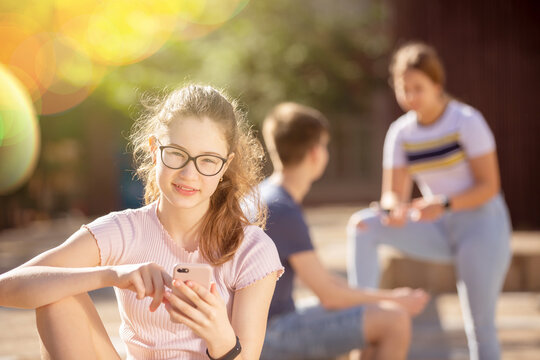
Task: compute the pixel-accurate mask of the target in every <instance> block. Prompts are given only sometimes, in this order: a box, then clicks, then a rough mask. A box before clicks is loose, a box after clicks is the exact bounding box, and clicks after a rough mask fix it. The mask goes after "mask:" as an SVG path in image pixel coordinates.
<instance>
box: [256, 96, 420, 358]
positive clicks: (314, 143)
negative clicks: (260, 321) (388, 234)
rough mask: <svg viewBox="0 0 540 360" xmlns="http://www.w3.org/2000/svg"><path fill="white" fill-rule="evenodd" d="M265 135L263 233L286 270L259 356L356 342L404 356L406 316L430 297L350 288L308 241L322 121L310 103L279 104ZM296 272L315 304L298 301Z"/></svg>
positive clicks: (322, 354) (327, 350)
mask: <svg viewBox="0 0 540 360" xmlns="http://www.w3.org/2000/svg"><path fill="white" fill-rule="evenodd" d="M263 134H264V141H265V143H266V146H267V149H268V152H269V154H270V158H271V159H272V165H273V167H274V173H273V174H272V176H270V177H269V178H267V179H266V180H265V181H264V182H263V183H262V184H261V186H260V191H261V196H262V199H263V202H264V204H265V205H266V206H268V220H267V224H266V230H265V231H266V233H267V234H268V235H269V236H270V238H271V239H272V240H273V241H274V243H275V244H276V247H277V250H278V253H279V257H280V260H281V262H282V264H283V265H284V266H285V274H284V275H283V279H281V280H280V281H279V282H278V284H277V285H276V291H275V293H274V296H273V298H272V303H271V304H270V312H269V315H268V319H269V323H268V329H267V334H266V339H265V343H264V347H263V353H262V358H263V359H276V358H279V359H283V360H286V359H306V360H307V359H328V358H332V357H336V356H339V355H343V354H346V353H348V352H350V351H351V350H354V349H359V348H362V349H363V351H362V358H363V359H388V360H390V359H405V358H406V357H407V353H408V350H409V346H410V339H411V318H412V317H414V316H415V315H418V314H419V313H420V312H421V311H422V310H423V308H424V306H425V305H426V303H427V301H428V299H429V297H428V295H427V294H426V293H425V292H424V291H423V290H420V289H416V290H413V289H410V288H401V289H395V290H379V291H377V290H373V289H362V288H353V287H349V286H348V285H347V283H346V281H345V279H343V278H340V277H337V276H335V275H333V274H332V273H331V272H330V271H328V270H327V269H326V268H325V267H324V266H323V265H322V262H321V260H320V258H319V256H318V255H317V253H316V252H315V248H314V246H313V243H312V241H311V237H310V234H309V229H308V226H307V224H306V220H305V218H304V214H303V210H302V207H301V206H302V200H303V199H304V197H305V196H306V194H307V193H308V192H309V190H310V188H311V184H312V183H313V182H315V181H316V180H318V179H319V178H320V177H321V176H322V174H323V172H324V170H325V169H326V165H327V164H328V148H327V147H328V142H329V141H330V137H329V124H328V120H327V119H326V118H325V117H324V115H323V114H321V113H320V112H319V111H317V110H315V109H313V108H310V107H307V106H302V105H299V104H296V103H282V104H280V105H277V106H276V107H275V108H274V109H273V110H272V111H271V112H270V113H269V114H268V116H267V117H266V119H265V120H264V124H263ZM375 255H376V254H375ZM296 277H298V279H300V280H301V281H302V283H304V284H305V285H306V286H307V287H308V288H309V289H310V290H311V291H313V293H314V294H315V296H316V297H317V299H318V301H320V305H316V306H309V307H301V306H298V307H297V306H296V304H295V302H294V300H293V288H294V286H293V283H294V280H295V278H296Z"/></svg>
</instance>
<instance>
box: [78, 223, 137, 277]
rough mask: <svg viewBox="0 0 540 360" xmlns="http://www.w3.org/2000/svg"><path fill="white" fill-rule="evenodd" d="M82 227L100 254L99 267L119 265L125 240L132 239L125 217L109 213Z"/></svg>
mask: <svg viewBox="0 0 540 360" xmlns="http://www.w3.org/2000/svg"><path fill="white" fill-rule="evenodd" d="M82 227H83V228H85V229H87V230H88V231H89V232H90V233H91V234H92V235H93V236H94V239H95V240H96V243H97V246H98V248H99V253H100V261H101V264H100V265H102V266H105V265H115V264H118V263H120V261H121V259H122V257H123V255H124V254H125V252H126V251H125V250H126V248H127V246H126V240H127V239H130V238H132V237H133V232H134V231H133V228H132V226H130V223H129V221H128V219H127V218H125V216H121V215H119V214H118V213H110V214H108V215H105V216H102V217H100V218H97V219H96V220H94V221H92V222H91V223H90V224H87V225H83V226H82Z"/></svg>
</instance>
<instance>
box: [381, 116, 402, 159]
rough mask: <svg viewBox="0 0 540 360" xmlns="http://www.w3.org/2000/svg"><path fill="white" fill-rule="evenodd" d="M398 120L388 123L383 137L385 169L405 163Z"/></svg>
mask: <svg viewBox="0 0 540 360" xmlns="http://www.w3.org/2000/svg"><path fill="white" fill-rule="evenodd" d="M398 121H399V120H398ZM398 121H396V122H394V123H392V125H390V128H389V129H388V132H387V133H386V137H385V139H384V148H383V168H385V169H392V168H399V167H404V166H406V165H407V160H406V158H405V153H404V151H403V146H402V139H401V132H400V129H401V126H398V125H399V123H398Z"/></svg>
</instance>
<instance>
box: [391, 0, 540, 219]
mask: <svg viewBox="0 0 540 360" xmlns="http://www.w3.org/2000/svg"><path fill="white" fill-rule="evenodd" d="M388 5H389V8H390V10H391V18H390V24H391V27H392V34H393V37H394V39H395V43H396V45H399V44H401V43H403V42H406V41H410V40H415V39H416V40H422V41H425V42H427V43H430V44H432V45H433V46H435V48H436V49H437V51H438V52H439V55H440V56H441V58H442V59H443V62H444V65H445V68H446V71H447V89H448V91H449V92H450V93H451V94H452V95H454V96H455V97H457V98H458V99H461V100H463V101H464V102H466V103H469V104H471V105H473V106H474V107H476V108H477V109H479V110H480V111H481V112H482V113H483V115H484V117H485V118H486V120H487V122H488V123H489V125H490V127H491V129H492V130H493V133H494V135H495V138H496V141H497V149H498V157H499V163H500V169H501V180H502V187H503V191H504V193H505V196H506V199H507V202H508V205H509V208H510V212H511V215H512V220H513V223H514V226H515V227H518V228H537V229H538V228H540V191H538V183H539V182H540V171H539V166H540V161H539V157H540V141H539V140H540V123H539V121H540V119H539V116H538V110H539V109H538V107H539V105H540V100H539V91H538V88H539V85H540V84H539V81H540V26H538V15H539V14H540V3H539V2H538V1H507V0H494V1H493V0H475V1H470V0H456V1H430V0H397V1H388ZM392 103H393V104H394V105H392V106H393V107H394V114H395V115H396V116H397V115H398V114H399V113H400V111H399V109H398V108H397V106H396V105H395V101H393V100H392Z"/></svg>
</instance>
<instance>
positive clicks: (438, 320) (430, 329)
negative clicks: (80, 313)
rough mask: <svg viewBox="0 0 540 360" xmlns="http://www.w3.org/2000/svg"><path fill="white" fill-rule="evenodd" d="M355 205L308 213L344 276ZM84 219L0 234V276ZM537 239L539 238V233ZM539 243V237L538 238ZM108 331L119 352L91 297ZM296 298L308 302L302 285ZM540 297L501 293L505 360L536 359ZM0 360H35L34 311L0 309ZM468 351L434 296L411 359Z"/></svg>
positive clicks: (112, 315)
mask: <svg viewBox="0 0 540 360" xmlns="http://www.w3.org/2000/svg"><path fill="white" fill-rule="evenodd" d="M357 208H358V206H324V207H317V208H309V209H307V210H306V214H307V217H308V222H309V223H310V224H311V226H312V235H313V238H314V242H315V243H316V246H317V249H318V252H319V254H320V256H321V258H322V260H323V262H324V263H325V264H326V265H327V266H328V267H330V268H331V269H332V270H334V271H335V272H337V273H340V274H344V272H345V251H346V248H345V241H344V240H345V227H344V226H345V223H346V221H347V219H348V217H349V215H350V214H351V213H352V212H353V211H354V210H355V209H357ZM85 221H87V219H83V218H71V219H63V220H57V221H55V222H53V223H37V224H34V225H32V226H30V227H28V228H25V229H18V230H9V231H4V232H1V233H0V273H2V272H4V271H7V270H9V269H11V268H13V267H15V266H17V265H19V264H21V263H23V262H24V261H25V260H27V259H28V258H30V257H32V256H34V255H35V254H37V253H40V252H42V251H43V250H45V249H48V248H50V247H52V246H54V245H55V244H57V243H59V242H61V241H62V240H63V239H65V238H66V237H67V236H69V234H71V233H72V232H73V231H74V230H76V229H77V228H78V227H79V226H80V225H81V224H82V223H84V222H85ZM539 236H540V234H539ZM539 238H540V237H539ZM92 296H93V298H94V301H95V303H96V307H97V308H98V311H99V313H100V314H101V317H102V319H103V320H104V323H105V326H106V328H107V331H108V332H109V334H110V335H111V337H112V339H113V341H114V342H115V344H118V348H119V349H120V351H121V344H120V341H119V339H118V326H119V316H118V311H117V308H116V301H115V300H114V296H113V293H112V290H111V289H103V290H100V291H97V292H94V293H93V294H92ZM295 296H296V297H297V299H300V300H301V301H310V299H312V298H311V297H310V294H309V292H308V291H307V290H305V289H304V288H303V287H302V286H301V284H300V286H299V289H298V291H297V292H296V294H295ZM539 301H540V293H531V292H526V293H525V292H520V293H518V292H516V293H504V294H503V295H502V297H501V300H500V302H499V306H498V310H497V326H498V329H499V335H500V338H501V342H502V347H503V359H505V360H514V359H515V360H518V359H519V360H528V359H530V360H533V359H540V311H539V310H540V309H539V306H538V305H539ZM0 324H1V325H0V360H7V359H10V360H15V359H17V360H20V359H36V358H38V357H39V343H38V338H37V331H36V328H35V320H34V312H33V311H29V310H14V309H7V308H2V307H0ZM466 349H467V346H466V340H465V334H464V331H463V322H462V320H461V314H460V309H459V304H458V300H457V296H456V295H455V294H454V293H445V294H437V295H434V296H433V299H432V301H431V302H430V304H429V305H428V307H427V309H426V311H425V312H424V313H423V314H422V315H421V316H420V317H418V318H417V319H415V322H414V338H413V346H412V348H411V352H410V356H409V358H410V359H418V360H420V359H422V360H428V359H429V360H442V359H452V360H458V359H459V360H462V359H467V358H468V356H467V351H466Z"/></svg>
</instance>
